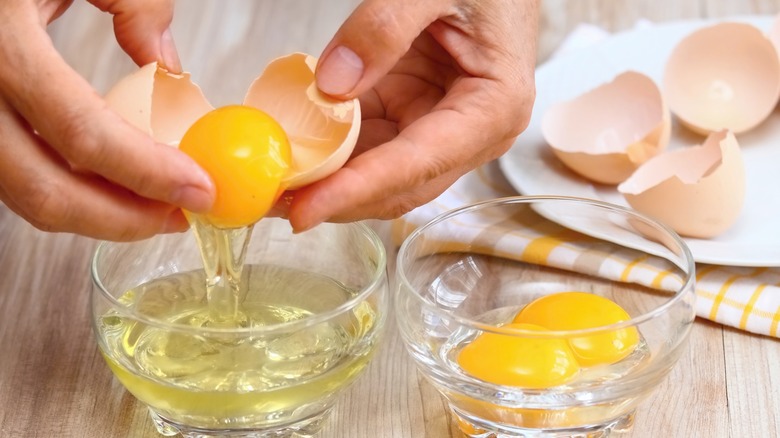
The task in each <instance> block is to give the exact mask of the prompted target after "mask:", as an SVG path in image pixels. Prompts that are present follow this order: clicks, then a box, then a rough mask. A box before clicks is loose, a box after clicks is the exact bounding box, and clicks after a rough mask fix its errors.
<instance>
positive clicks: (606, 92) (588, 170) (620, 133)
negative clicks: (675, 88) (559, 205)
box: [542, 71, 671, 184]
mask: <svg viewBox="0 0 780 438" xmlns="http://www.w3.org/2000/svg"><path fill="white" fill-rule="evenodd" d="M670 131H671V116H670V114H669V110H668V109H667V107H666V104H665V103H664V100H663V98H662V96H661V92H660V90H659V89H658V87H657V86H656V84H655V82H653V80H652V79H650V78H649V77H647V76H645V75H644V74H642V73H638V72H634V71H627V72H625V73H622V74H620V75H618V76H617V77H615V79H613V80H612V82H609V83H607V84H603V85H601V86H599V87H597V88H594V89H593V90H591V91H589V92H587V93H585V94H582V95H580V96H578V97H576V98H574V99H573V100H570V101H567V102H562V103H560V104H557V105H555V106H553V107H551V108H550V109H549V110H548V111H547V113H545V116H544V119H543V120H542V134H543V135H544V138H545V140H546V141H547V143H548V144H549V145H550V146H551V147H552V150H553V152H554V153H555V155H556V156H557V157H558V158H559V159H560V160H561V161H562V162H563V163H564V164H565V165H566V166H567V167H568V168H569V169H571V170H573V171H574V172H576V173H578V174H580V175H582V176H584V177H585V178H588V179H590V180H592V181H596V182H599V183H603V184H618V183H620V182H621V181H623V180H625V179H626V178H628V176H629V175H631V173H633V172H634V170H636V168H637V167H639V165H641V164H642V163H644V162H645V161H647V160H648V159H649V158H651V157H653V156H655V155H656V154H658V152H660V151H662V150H663V149H665V148H666V146H667V144H668V142H669V135H670Z"/></svg>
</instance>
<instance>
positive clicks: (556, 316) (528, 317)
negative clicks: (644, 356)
mask: <svg viewBox="0 0 780 438" xmlns="http://www.w3.org/2000/svg"><path fill="white" fill-rule="evenodd" d="M629 319H631V317H630V316H629V315H628V313H627V312H626V311H625V310H623V308H622V307H620V306H618V305H617V304H616V303H615V302H613V301H611V300H609V299H607V298H604V297H602V296H599V295H595V294H591V293H586V292H560V293H554V294H550V295H545V296H543V297H541V298H537V299H536V300H534V301H532V302H530V303H528V304H527V305H526V306H525V307H523V309H522V310H521V311H520V312H519V313H518V314H517V316H516V317H515V319H514V320H513V321H512V322H513V323H514V324H532V325H534V326H539V327H543V328H545V329H547V330H556V331H558V330H561V331H563V330H581V329H590V328H596V327H604V326H608V325H612V324H616V323H619V322H623V321H627V320H629ZM564 342H566V341H564ZM638 343H639V334H638V332H637V330H636V328H634V327H627V328H620V329H617V330H610V331H606V332H603V333H595V334H591V335H585V336H581V337H575V338H568V345H569V346H570V347H571V349H572V351H573V353H574V356H575V357H576V359H577V362H578V363H579V364H580V365H581V366H583V367H589V366H594V365H602V364H611V363H615V362H618V361H620V360H621V359H623V358H625V357H626V356H628V355H629V354H631V352H633V351H634V349H635V348H636V346H637V344H638Z"/></svg>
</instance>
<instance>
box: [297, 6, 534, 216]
mask: <svg viewBox="0 0 780 438" xmlns="http://www.w3.org/2000/svg"><path fill="white" fill-rule="evenodd" d="M538 7H539V5H538V0H428V1H424V2H420V1H414V0H392V1H389V0H366V1H364V2H363V3H361V4H360V6H359V7H358V8H357V9H356V10H355V11H354V12H353V14H352V15H351V16H350V17H349V18H348V19H347V21H346V22H345V23H344V24H343V25H342V27H341V28H340V29H339V31H338V32H337V33H336V35H335V36H334V38H333V40H332V41H331V43H330V44H329V45H328V46H327V47H326V48H325V50H324V52H323V54H322V56H321V57H320V63H319V65H318V68H317V73H316V77H317V81H318V86H319V88H320V89H321V90H322V91H323V92H325V93H327V94H330V95H333V96H336V97H340V98H345V99H346V98H354V97H356V96H359V97H360V100H361V107H362V108H361V109H362V112H363V124H362V126H361V133H360V138H359V141H358V146H357V147H356V151H355V153H354V154H353V156H352V157H351V159H350V160H349V161H348V162H347V163H346V164H345V166H344V167H343V168H342V169H340V170H339V171H338V172H336V173H334V174H333V175H331V176H330V177H328V178H326V179H323V180H321V181H318V182H316V183H314V184H312V185H310V186H308V187H305V188H303V189H300V190H298V191H297V192H295V193H293V194H292V201H291V203H290V205H289V207H288V212H287V215H288V216H289V218H290V222H291V223H292V224H293V227H294V228H295V229H296V230H298V231H302V230H306V229H308V228H311V227H313V226H315V225H317V224H318V223H320V222H323V221H334V222H345V221H352V220H360V219H367V218H381V219H390V218H395V217H398V216H400V215H402V214H403V213H406V212H408V211H410V210H412V209H414V208H415V207H417V206H420V205H422V204H424V203H426V202H428V201H430V200H432V199H434V198H436V197H437V196H438V195H439V194H441V193H442V192H443V191H444V190H446V188H447V187H449V186H450V185H451V184H452V183H453V182H455V181H456V180H457V179H458V178H459V177H460V176H461V175H463V174H464V173H466V172H468V171H469V170H471V169H474V168H476V167H477V166H479V165H480V164H482V163H485V162H487V161H490V160H492V159H495V158H497V157H499V156H500V155H501V154H503V153H504V152H506V150H507V149H508V148H509V147H510V146H511V144H512V142H513V141H514V139H515V138H516V137H517V135H519V134H520V133H521V132H522V131H523V130H524V129H525V128H526V127H527V124H528V121H529V119H530V115H531V109H532V106H533V101H534V97H535V89H534V66H535V62H536V40H537V20H538ZM288 199H289V198H288Z"/></svg>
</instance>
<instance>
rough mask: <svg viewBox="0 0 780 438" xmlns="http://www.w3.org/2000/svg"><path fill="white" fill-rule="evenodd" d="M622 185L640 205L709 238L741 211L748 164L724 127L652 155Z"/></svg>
mask: <svg viewBox="0 0 780 438" xmlns="http://www.w3.org/2000/svg"><path fill="white" fill-rule="evenodd" d="M617 190H618V192H620V193H621V194H622V195H623V196H624V197H625V199H626V201H627V202H628V204H629V205H630V206H631V207H632V208H634V209H635V210H637V211H639V212H641V213H644V214H647V215H650V216H654V217H655V218H657V219H659V220H660V221H661V222H664V223H666V224H667V225H669V226H670V227H671V228H672V229H674V230H675V231H676V232H677V233H679V234H681V235H683V236H688V237H698V238H704V239H706V238H711V237H715V236H717V235H719V234H721V233H723V232H724V231H726V230H727V229H728V228H729V227H731V226H732V225H733V224H734V223H735V222H736V220H737V218H738V217H739V214H740V212H741V211H742V206H743V204H744V199H745V165H744V163H743V160H742V154H741V152H740V148H739V144H738V143H737V140H736V139H735V138H734V135H733V134H732V133H731V132H729V131H727V130H723V131H719V132H715V133H712V134H711V135H710V136H708V137H707V139H706V141H705V142H704V143H703V144H702V145H700V146H692V147H688V148H684V149H677V150H674V151H670V152H666V153H664V154H661V155H658V156H656V157H654V158H652V159H651V160H648V161H647V162H646V163H645V164H643V165H642V166H640V167H639V168H638V169H637V170H636V172H634V174H633V175H631V176H630V177H629V178H628V179H627V180H626V181H624V182H623V183H621V184H620V185H618V187H617Z"/></svg>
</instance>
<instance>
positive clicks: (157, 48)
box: [89, 0, 181, 73]
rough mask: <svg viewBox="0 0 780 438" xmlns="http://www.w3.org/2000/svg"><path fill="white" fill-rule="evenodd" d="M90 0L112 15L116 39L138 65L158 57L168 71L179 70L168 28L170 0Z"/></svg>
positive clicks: (171, 6)
mask: <svg viewBox="0 0 780 438" xmlns="http://www.w3.org/2000/svg"><path fill="white" fill-rule="evenodd" d="M89 1H90V3H92V4H93V5H95V6H96V7H98V8H99V9H100V10H102V11H104V12H108V13H109V14H111V15H113V16H114V33H115V34H116V40H117V42H119V45H120V46H121V47H122V49H123V50H124V51H125V52H127V54H128V55H130V57H131V58H133V61H135V62H136V63H137V64H138V65H144V64H148V63H150V62H153V61H157V62H159V63H160V64H162V65H163V66H164V67H165V68H167V69H168V70H170V71H171V72H174V73H180V72H181V61H180V60H179V55H178V52H177V51H176V45H175V44H174V42H173V37H172V35H171V31H170V29H169V26H170V24H171V20H172V19H173V0H89Z"/></svg>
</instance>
